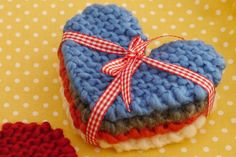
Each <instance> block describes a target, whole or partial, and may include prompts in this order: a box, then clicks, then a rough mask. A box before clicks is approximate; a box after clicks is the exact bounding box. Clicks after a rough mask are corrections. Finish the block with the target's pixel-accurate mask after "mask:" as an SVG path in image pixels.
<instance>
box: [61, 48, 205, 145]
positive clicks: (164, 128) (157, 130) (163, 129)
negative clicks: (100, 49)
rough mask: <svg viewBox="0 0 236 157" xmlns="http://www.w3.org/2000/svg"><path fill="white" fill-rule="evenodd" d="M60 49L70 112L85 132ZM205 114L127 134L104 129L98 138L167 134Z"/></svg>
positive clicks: (114, 139) (113, 139) (111, 139)
mask: <svg viewBox="0 0 236 157" xmlns="http://www.w3.org/2000/svg"><path fill="white" fill-rule="evenodd" d="M60 50H61V48H59V51H58V57H59V60H60V77H61V79H62V83H63V87H64V95H65V97H66V100H67V101H68V103H69V105H70V114H71V117H72V120H73V124H74V126H75V128H77V129H80V130H81V131H82V132H83V133H84V134H85V132H86V127H87V124H85V123H83V122H82V120H81V116H80V111H79V109H77V108H76V107H75V101H74V98H73V97H72V95H71V92H70V80H69V78H68V76H67V72H66V68H65V66H64V58H63V55H62V52H61V51H60ZM203 114H204V111H203V112H201V113H197V114H196V115H194V116H192V117H191V118H189V119H186V120H184V121H182V122H170V123H168V124H164V125H160V124H158V125H157V126H155V127H154V128H152V129H148V128H143V129H136V128H133V129H131V130H130V131H128V132H127V133H125V134H119V135H116V136H113V135H111V134H109V133H107V132H104V131H99V132H98V138H101V139H103V140H106V141H107V142H108V143H111V144H114V143H118V142H122V141H125V140H128V139H130V138H134V139H139V138H143V137H152V136H155V135H158V134H166V133H169V132H176V131H179V130H181V129H182V128H184V127H185V126H187V125H189V124H191V123H193V122H194V121H195V120H196V119H197V118H198V117H199V116H200V115H203Z"/></svg>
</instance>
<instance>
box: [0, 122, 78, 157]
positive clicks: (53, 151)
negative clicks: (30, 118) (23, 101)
mask: <svg viewBox="0 0 236 157" xmlns="http://www.w3.org/2000/svg"><path fill="white" fill-rule="evenodd" d="M0 157H77V155H76V151H75V149H74V148H73V147H72V146H71V145H70V140H69V139H67V138H65V137H64V135H63V131H62V129H55V130H53V129H52V128H51V126H50V124H49V123H48V122H44V123H42V124H41V125H39V124H37V123H30V124H25V123H22V122H16V123H14V124H13V123H5V124H3V126H2V130H1V131H0Z"/></svg>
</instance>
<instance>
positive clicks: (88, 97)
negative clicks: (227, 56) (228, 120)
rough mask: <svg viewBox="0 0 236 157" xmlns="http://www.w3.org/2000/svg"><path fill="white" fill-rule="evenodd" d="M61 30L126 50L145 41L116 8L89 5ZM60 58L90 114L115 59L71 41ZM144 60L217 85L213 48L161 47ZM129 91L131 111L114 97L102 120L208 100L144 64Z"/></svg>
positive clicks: (191, 43)
mask: <svg viewBox="0 0 236 157" xmlns="http://www.w3.org/2000/svg"><path fill="white" fill-rule="evenodd" d="M64 31H78V32H80V33H83V34H88V35H91V36H96V37H99V38H103V39H106V40H109V41H111V42H114V43H117V44H119V45H121V46H122V47H125V48H127V47H128V45H129V43H130V41H131V39H132V38H133V37H135V36H137V35H140V36H141V37H142V38H143V39H144V40H145V39H146V37H145V36H144V35H143V33H142V30H141V28H140V26H139V25H138V21H137V19H136V18H135V17H133V16H132V15H131V13H129V12H128V11H126V10H125V9H123V8H119V7H117V6H115V5H107V6H101V5H92V6H90V7H88V8H86V9H85V10H84V11H83V13H82V14H80V15H77V16H75V17H73V18H72V19H71V20H69V21H68V22H67V24H66V25H65V28H64ZM62 53H63V56H64V64H65V65H66V70H67V72H68V76H69V79H70V82H71V84H72V87H73V88H74V89H73V90H74V91H75V93H76V94H77V96H78V97H79V98H80V99H81V101H82V102H83V103H84V104H87V105H88V106H89V108H90V110H91V109H92V108H93V106H94V104H95V102H96V101H97V99H98V98H99V96H100V95H101V94H102V92H103V91H104V90H105V89H106V87H107V86H108V85H109V84H110V83H111V81H112V80H113V77H111V76H108V75H106V74H104V73H101V68H102V66H103V65H104V64H105V63H107V62H108V61H110V60H113V59H116V58H119V57H120V56H118V55H114V54H107V53H102V52H98V51H95V50H93V49H90V48H87V47H84V46H82V45H80V44H77V43H75V42H73V41H65V42H64V43H63V44H62ZM149 57H150V58H153V59H156V60H161V61H163V62H168V63H172V64H177V65H180V66H183V67H186V68H188V69H191V70H193V71H195V72H197V73H199V74H201V75H203V76H205V77H207V78H208V79H210V80H211V81H212V82H213V83H214V84H215V86H216V85H217V84H218V83H219V81H220V80H221V76H222V70H223V69H224V67H225V63H224V60H223V58H222V57H221V56H220V55H219V54H218V53H217V52H216V51H215V50H214V48H213V47H212V46H209V45H206V44H205V43H204V42H202V41H196V40H183V41H174V42H170V43H167V44H164V45H162V46H160V47H159V48H156V49H154V50H152V52H151V54H150V55H149ZM131 92H132V95H131V96H132V103H131V111H132V112H128V111H127V110H126V108H125V107H124V103H123V100H122V98H121V96H120V95H119V96H118V97H117V99H116V101H115V102H114V104H113V105H112V106H111V107H110V108H109V110H108V112H107V113H106V115H105V118H104V119H105V120H110V121H113V122H114V121H117V120H120V119H124V118H131V117H134V116H144V115H149V114H150V113H152V112H153V111H156V110H166V109H171V108H174V107H181V106H183V105H187V104H189V103H191V102H196V101H204V100H205V99H206V97H207V93H206V92H205V91H204V89H203V88H202V87H200V86H198V85H196V84H194V83H192V82H191V81H189V80H186V79H183V78H181V77H179V76H176V75H173V74H170V73H167V72H164V71H161V70H158V69H155V68H153V67H150V66H149V65H147V64H145V63H142V65H141V66H140V67H139V69H138V70H137V71H136V73H135V74H134V75H133V77H132V91H131Z"/></svg>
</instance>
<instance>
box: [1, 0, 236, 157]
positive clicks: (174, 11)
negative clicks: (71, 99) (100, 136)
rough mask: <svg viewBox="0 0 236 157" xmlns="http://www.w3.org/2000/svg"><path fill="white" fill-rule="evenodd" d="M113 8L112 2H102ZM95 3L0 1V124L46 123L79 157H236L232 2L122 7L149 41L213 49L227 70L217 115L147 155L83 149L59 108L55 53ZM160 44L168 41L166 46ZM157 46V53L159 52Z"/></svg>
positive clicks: (165, 0) (169, 0)
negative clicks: (70, 26)
mask: <svg viewBox="0 0 236 157" xmlns="http://www.w3.org/2000/svg"><path fill="white" fill-rule="evenodd" d="M97 2H99V3H102V2H103V3H105V2H108V3H114V2H115V1H105V0H103V1H102V0H100V1H97ZM92 3H96V1H93V0H87V1H82V0H53V1H52V0H1V1H0V123H4V122H7V121H10V122H15V121H24V122H31V121H37V122H42V121H44V120H47V121H49V122H50V123H51V124H52V126H53V127H55V128H56V127H57V128H62V129H63V130H64V133H65V136H66V137H68V138H69V139H70V140H71V142H72V144H73V146H74V147H75V148H76V150H77V151H78V153H79V155H80V157H94V156H97V157H99V156H101V157H118V156H119V157H120V156H123V157H131V156H139V157H144V156H148V157H150V156H161V157H177V156H178V157H179V156H182V157H185V156H186V157H205V156H207V157H233V156H234V157H235V156H236V94H235V93H236V92H235V90H236V86H235V85H236V63H235V59H236V57H235V56H236V2H235V1H232V0H205V1H204V0H195V1H191V0H182V1H180V0H177V1H175V0H162V1H161V0H136V1H135V0H126V1H116V3H117V4H118V5H121V6H124V7H126V8H127V9H129V10H131V11H132V12H133V14H134V15H135V16H136V17H138V19H139V21H140V24H141V25H142V27H143V30H144V32H145V33H146V34H147V35H148V36H149V37H155V36H157V35H161V34H166V33H167V34H175V35H182V36H184V37H185V38H186V39H202V40H204V41H205V42H207V43H209V44H212V45H213V46H214V47H215V48H216V50H217V51H218V52H220V53H221V54H222V55H223V56H224V57H225V60H226V63H227V68H226V70H225V72H224V76H223V80H222V82H221V84H220V85H219V86H218V88H217V91H218V94H219V96H220V99H219V100H218V104H219V105H218V108H217V110H216V112H214V113H213V114H212V115H211V116H209V118H208V121H207V125H205V126H204V128H203V129H201V130H200V133H199V134H198V135H197V136H195V137H194V138H192V139H188V140H185V141H184V142H182V143H180V144H172V145H168V146H166V147H164V148H161V149H156V150H150V151H133V152H126V153H122V154H118V153H115V152H114V151H113V150H101V149H99V148H95V147H93V146H89V145H87V144H85V143H84V142H83V141H82V140H81V139H80V138H79V137H77V135H75V134H74V131H73V129H72V128H71V126H70V123H69V121H68V119H67V117H66V115H65V112H64V111H63V108H62V99H61V97H60V93H59V88H60V82H59V80H58V70H57V68H58V58H57V52H56V51H57V47H58V45H59V43H60V40H61V35H62V27H63V25H64V24H65V22H66V20H67V19H69V18H71V17H72V16H74V15H75V14H76V13H80V12H81V11H82V10H83V9H84V8H85V7H86V6H87V5H90V4H92ZM160 42H161V43H163V42H164V39H161V41H160ZM160 42H156V43H155V44H156V46H158V45H160Z"/></svg>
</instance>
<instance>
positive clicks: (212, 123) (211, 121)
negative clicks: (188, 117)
mask: <svg viewBox="0 0 236 157" xmlns="http://www.w3.org/2000/svg"><path fill="white" fill-rule="evenodd" d="M208 123H209V124H210V125H215V123H216V122H215V121H214V120H212V119H211V120H209V121H208Z"/></svg>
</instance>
